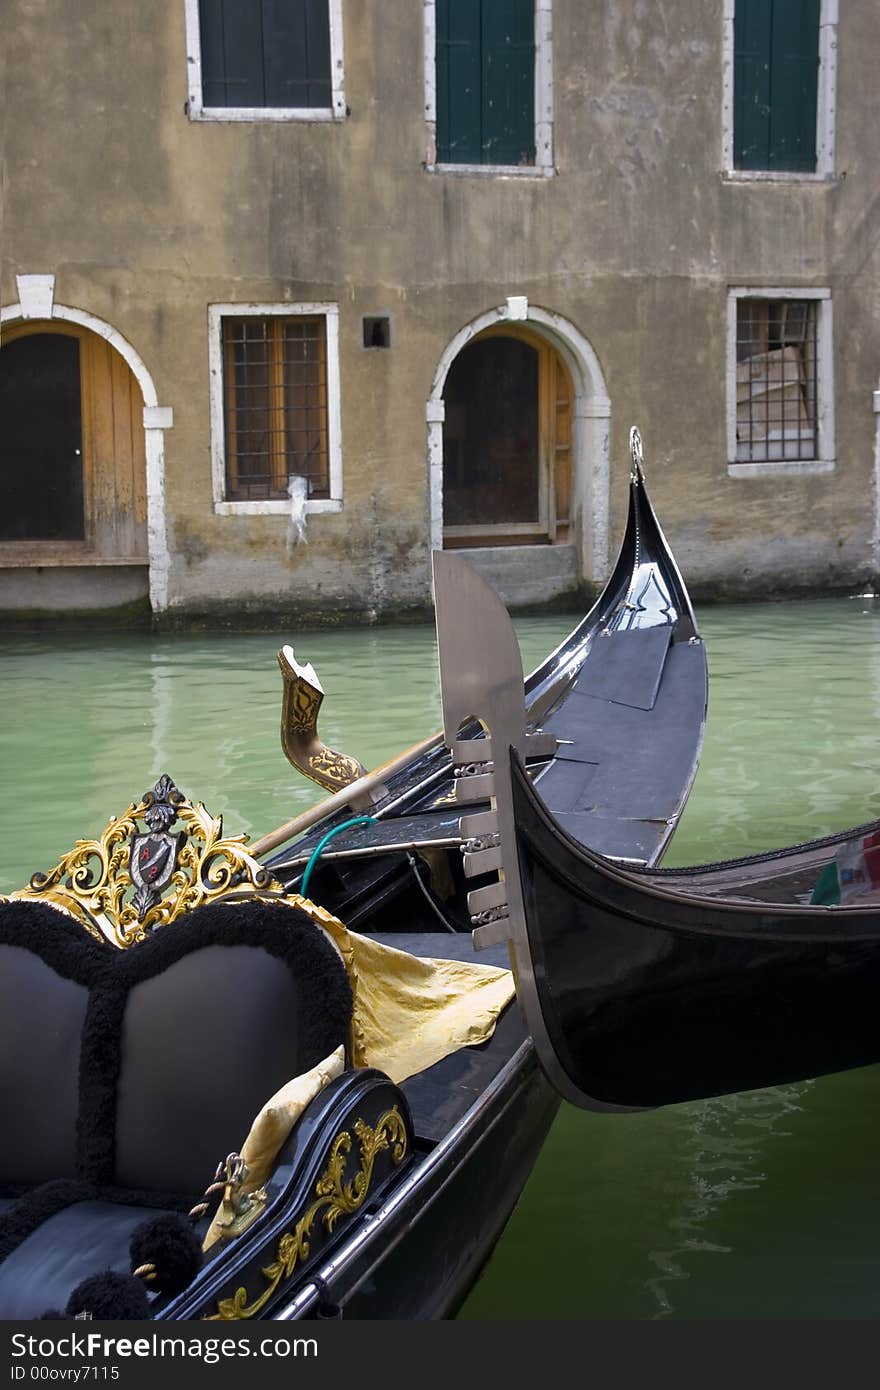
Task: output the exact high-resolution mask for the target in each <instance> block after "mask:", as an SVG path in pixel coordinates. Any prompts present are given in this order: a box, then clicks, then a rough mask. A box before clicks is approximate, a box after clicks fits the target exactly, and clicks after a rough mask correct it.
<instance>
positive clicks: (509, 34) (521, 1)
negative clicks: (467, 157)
mask: <svg viewBox="0 0 880 1390" xmlns="http://www.w3.org/2000/svg"><path fill="white" fill-rule="evenodd" d="M482 18H483V23H482V41H483V63H482V76H483V101H482V161H483V163H484V164H534V162H535V7H534V3H533V0H482Z"/></svg>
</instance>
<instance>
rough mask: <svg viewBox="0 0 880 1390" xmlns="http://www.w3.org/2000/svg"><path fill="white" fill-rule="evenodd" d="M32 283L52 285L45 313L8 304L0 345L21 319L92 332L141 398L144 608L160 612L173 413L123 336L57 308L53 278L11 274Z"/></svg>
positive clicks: (164, 592)
mask: <svg viewBox="0 0 880 1390" xmlns="http://www.w3.org/2000/svg"><path fill="white" fill-rule="evenodd" d="M37 279H43V280H51V281H52V296H51V299H50V301H49V304H50V313H48V314H46V315H37V314H34V313H33V312H26V311H25V309H26V307H27V308H28V309H30V308H32V306H33V304H34V302H35V301H34V298H33V296H31V299H30V301H27V300H26V301H25V303H24V304H22V303H21V302H20V303H18V304H9V305H6V306H5V307H4V308H0V341H2V325H3V324H4V323H17V322H19V321H20V320H22V319H31V318H37V317H45V318H47V319H50V320H55V319H60V320H62V321H64V322H67V323H76V324H79V326H80V327H81V328H87V329H88V330H89V332H91V333H96V334H97V335H98V337H99V338H104V339H105V340H106V341H107V342H108V343H109V344H110V346H111V347H113V348H115V349H116V351H117V352H118V353H119V355H120V357H122V358H123V360H124V361H125V362H126V363H127V364H128V366H129V368H130V369H131V371H132V373H133V375H134V377H135V379H136V381H137V383H138V385H139V386H140V388H141V394H142V396H143V398H144V417H143V418H144V447H145V453H146V459H147V560H148V564H149V567H150V606H151V607H152V609H153V612H154V613H160V612H162V611H163V609H165V608H167V607H168V575H169V570H170V568H171V556H170V554H169V551H168V526H167V520H166V515H165V431H166V429H170V428H171V427H172V424H173V418H174V417H173V412H172V410H171V407H170V406H160V405H159V398H158V395H157V393H156V387H155V384H154V382H153V378H152V376H151V375H150V373H149V372H148V371H147V368H146V366H145V365H144V362H143V359H142V358H141V356H140V355H139V354H138V353H137V352H136V351H135V349H134V348H133V347H132V345H131V343H130V342H128V340H127V339H126V338H123V336H122V334H121V333H120V332H119V330H118V329H116V328H113V327H112V326H111V325H110V324H109V323H105V322H104V320H103V319H99V318H96V317H95V315H94V314H88V313H86V312H85V310H83V309H72V308H71V307H70V306H69V305H67V304H57V303H56V302H55V298H54V281H55V277H54V275H53V276H24V275H23V276H16V280H17V281H18V282H19V293H20V292H21V281H24V282H25V283H26V285H27V282H28V281H30V282H33V281H34V280H37Z"/></svg>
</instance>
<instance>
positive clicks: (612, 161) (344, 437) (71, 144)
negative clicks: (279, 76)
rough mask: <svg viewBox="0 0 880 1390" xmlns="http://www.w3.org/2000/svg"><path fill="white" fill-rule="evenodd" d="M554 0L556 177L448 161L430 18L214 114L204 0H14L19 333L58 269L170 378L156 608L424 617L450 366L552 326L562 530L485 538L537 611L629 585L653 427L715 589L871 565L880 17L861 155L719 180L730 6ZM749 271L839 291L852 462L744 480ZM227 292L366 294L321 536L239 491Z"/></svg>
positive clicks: (848, 84) (10, 154) (17, 576)
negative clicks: (267, 95)
mask: <svg viewBox="0 0 880 1390" xmlns="http://www.w3.org/2000/svg"><path fill="white" fill-rule="evenodd" d="M540 8H541V9H542V10H543V11H544V12H545V15H546V23H547V24H548V26H549V25H551V24H552V36H553V37H552V45H551V51H552V73H551V74H550V78H551V79H552V86H547V88H546V95H547V110H548V111H549V112H551V113H552V169H550V170H541V169H538V170H537V171H536V170H532V169H529V170H524V171H522V172H521V173H519V172H517V173H510V174H507V175H493V174H490V173H485V172H474V173H466V172H463V171H460V170H459V171H454V172H430V171H428V170H427V169H426V161H427V160H428V159H429V157H430V130H429V128H428V127H427V125H426V120H425V101H426V84H425V62H424V22H425V20H424V16H425V7H424V6H423V5H422V4H414V3H407V4H404V3H398V2H397V0H395V2H394V3H382V4H380V3H379V0H342V3H341V14H342V24H343V40H344V47H343V61H344V99H345V103H346V104H347V108H348V114H346V115H345V117H344V119H339V120H327V121H295V120H291V121H270V120H254V121H247V120H242V121H220V120H215V121H211V120H202V121H200V120H194V119H191V114H190V112H188V110H187V99H188V65H187V33H186V24H185V0H156V3H154V4H152V5H148V6H145V5H141V4H135V3H133V0H119V3H118V4H116V5H114V6H112V7H108V6H107V5H106V4H103V3H100V0H78V3H77V4H76V5H71V4H69V3H67V0H7V23H6V25H5V26H4V27H5V45H6V48H7V57H6V67H7V87H8V95H7V111H8V114H7V122H6V135H5V142H4V160H5V219H4V226H3V247H2V250H3V278H2V286H0V301H2V304H3V306H5V310H6V315H5V323H14V322H18V321H20V318H21V313H20V312H19V311H16V310H15V308H14V306H16V305H20V303H21V293H22V284H20V283H19V281H18V280H17V277H30V276H43V277H54V279H53V280H52V294H53V300H52V304H53V306H62V309H63V311H64V312H68V311H74V312H77V313H80V314H84V315H87V316H88V318H89V322H90V323H92V324H93V325H97V331H100V332H105V330H106V331H107V332H109V331H111V330H112V332H113V333H114V334H116V335H118V343H117V346H119V347H120V350H121V348H122V347H125V348H127V349H129V350H130V352H131V353H132V354H134V355H135V356H136V357H137V359H138V361H139V362H140V363H141V364H142V366H143V369H144V371H143V377H140V376H139V377H138V380H139V381H140V382H141V386H142V387H143V388H144V405H145V407H146V408H147V411H148V416H147V425H148V428H147V488H148V493H149V498H148V502H149V555H148V557H147V558H148V566H146V567H145V570H144V574H145V580H144V583H145V584H146V570H147V568H148V570H149V584H150V591H151V594H152V603H153V607H154V610H155V611H157V612H166V611H167V612H169V613H170V614H172V615H173V614H174V613H180V614H195V613H206V612H210V613H219V614H224V613H225V614H231V615H233V616H243V615H246V614H248V613H253V612H257V611H260V610H263V611H271V610H278V609H285V610H289V609H290V608H291V606H292V607H293V608H294V609H295V610H296V612H297V613H298V614H300V615H301V616H302V617H308V616H310V615H313V616H322V617H333V616H336V617H338V618H340V619H345V620H348V619H351V618H355V617H367V618H372V617H376V616H381V615H382V614H387V613H390V612H393V611H400V610H408V609H416V608H419V607H424V606H425V605H426V604H427V603H428V602H429V600H430V580H429V573H430V567H429V552H430V548H431V545H432V544H437V543H440V542H441V541H442V517H441V515H440V511H439V509H440V505H441V503H440V500H439V497H440V494H439V493H438V487H439V478H440V470H441V469H442V460H441V459H440V458H438V454H437V449H438V441H439V439H440V438H441V435H442V423H441V421H440V420H439V419H438V418H437V417H438V414H439V415H442V405H441V406H438V402H441V401H442V392H443V380H444V376H445V372H446V370H447V369H448V366H449V360H450V353H452V357H453V358H454V349H455V348H456V347H457V346H458V345H460V344H462V343H463V342H464V341H465V340H466V338H467V335H468V333H469V331H470V330H471V329H472V328H473V327H474V325H477V326H486V325H489V324H491V323H495V322H498V323H506V322H518V323H526V324H529V325H531V326H532V327H533V328H534V329H535V331H536V332H538V333H539V334H540V335H544V336H547V337H548V339H549V340H550V341H552V342H553V343H554V344H555V345H556V346H557V347H558V349H559V351H560V352H561V354H562V356H563V358H564V360H565V361H566V363H567V365H568V367H569V369H570V371H571V374H572V377H573V381H574V391H575V404H574V440H573V449H574V454H575V456H576V459H577V463H576V466H575V473H576V479H575V486H574V494H575V496H574V504H575V505H574V510H573V515H572V526H571V528H570V531H569V532H568V533H567V535H566V536H565V538H564V541H563V543H562V544H559V545H546V546H541V545H537V546H536V545H520V546H516V547H511V548H503V550H504V553H501V551H502V547H498V548H497V549H496V548H494V547H492V546H481V547H479V551H480V554H479V556H478V557H477V558H478V559H479V561H480V563H481V564H482V565H483V567H485V568H486V569H487V572H490V573H492V574H494V575H495V577H496V578H497V579H498V581H499V583H500V584H501V586H502V589H503V591H504V597H505V598H506V599H508V601H511V602H517V601H520V602H522V601H529V600H538V599H540V600H543V599H548V598H551V597H553V596H554V595H556V594H559V593H560V592H570V591H572V590H573V589H574V588H576V587H577V586H578V585H579V584H581V583H584V584H588V585H589V584H595V583H597V582H599V581H601V580H602V579H603V578H604V576H605V574H606V572H607V567H608V563H609V557H610V553H611V552H612V551H613V549H614V547H615V546H616V543H617V541H618V539H619V537H620V533H621V529H622V525H623V518H624V508H625V499H626V480H627V476H628V457H627V434H628V430H629V427H630V425H631V424H632V423H638V425H639V426H640V428H641V431H642V435H643V438H644V442H645V456H646V464H647V469H648V478H649V482H650V486H651V492H652V497H653V500H654V504H655V507H656V508H657V510H658V513H659V515H660V516H661V518H662V522H663V525H664V529H665V531H666V533H667V535H668V537H669V539H670V541H671V543H672V545H673V548H674V549H675V551H676V554H677V557H678V559H679V562H680V564H681V567H682V569H683V571H684V573H685V575H686V577H687V580H688V582H689V585H690V587H691V589H692V592H693V594H694V595H695V596H697V597H699V596H700V595H737V594H744V593H747V594H751V595H759V594H766V593H773V592H780V591H782V590H793V589H814V590H822V589H824V588H830V587H837V588H840V587H845V586H847V585H850V584H854V583H856V582H860V581H862V580H863V579H865V578H866V577H867V576H869V575H871V574H873V572H874V568H875V555H874V546H875V533H876V530H877V524H876V489H875V480H874V474H875V448H876V428H877V425H876V418H875V413H874V406H873V401H874V395H873V393H874V392H875V391H876V390H877V388H878V379H880V289H878V285H880V274H878V272H880V264H878V262H880V252H878V226H880V220H878V219H880V178H878V171H877V160H876V127H875V115H874V112H873V109H872V108H873V104H874V97H873V93H874V90H875V85H876V71H877V59H878V40H880V11H878V9H877V7H876V5H875V4H873V3H872V0H852V2H851V3H848V4H847V5H846V6H841V10H840V15H839V20H838V22H837V27H836V30H835V38H836V44H837V49H836V71H837V89H838V95H837V102H836V130H835V153H834V168H833V174H832V175H831V176H829V177H827V178H821V179H814V180H803V179H791V180H779V181H762V180H752V181H746V180H736V179H731V178H726V177H725V176H724V175H723V172H722V171H723V169H724V148H723V119H722V106H723V91H724V83H725V49H724V43H723V34H724V23H725V15H726V14H727V4H726V3H724V4H723V3H722V0H717V3H711V4H706V5H698V6H697V5H693V4H692V3H688V2H687V0H664V3H662V4H651V3H647V0H626V3H615V4H611V3H607V4H596V5H583V4H581V3H579V2H578V0H554V3H553V4H552V8H551V7H550V6H549V4H544V0H542V3H541V6H540ZM833 8H834V7H833V6H832V7H831V9H832V10H833ZM827 12H828V7H827V6H826V13H827ZM542 130H543V127H542ZM22 283H23V285H24V290H25V292H26V293H27V292H29V290H28V286H29V285H31V286H32V285H33V282H29V281H28V280H27V279H25V280H24V281H23V282H22ZM737 287H740V288H742V287H750V288H752V289H760V288H761V287H768V288H769V287H784V288H785V289H786V290H788V291H791V290H796V289H800V290H809V291H811V292H812V291H822V292H823V293H824V292H827V297H826V299H825V300H823V304H825V305H829V304H830V309H831V313H830V314H829V316H828V320H827V322H828V323H829V324H830V337H829V340H828V341H829V344H830V354H831V355H830V359H829V364H828V365H829V369H830V370H831V372H832V374H833V458H832V459H828V460H826V463H831V462H832V461H833V467H826V468H825V469H824V470H821V469H819V468H814V467H811V466H810V465H796V466H791V465H789V466H787V467H785V468H782V469H776V470H774V471H770V472H767V473H763V474H762V473H760V471H759V470H752V472H751V473H750V474H748V475H747V476H732V475H731V473H730V472H729V469H728V444H727V430H728V404H727V389H726V376H727V373H728V366H727V358H726V354H727V351H728V339H727V334H728V327H727V325H728V314H729V298H728V297H729V292H730V290H731V289H735V288H737ZM231 304H234V305H247V304H255V305H273V306H281V305H285V304H290V305H310V304H318V305H327V304H329V305H333V306H338V344H339V348H338V363H339V426H340V440H341V459H342V470H343V487H342V505H341V508H340V509H338V510H323V511H315V512H310V513H308V514H307V516H306V522H305V536H304V537H300V538H297V537H296V535H295V534H294V532H293V529H292V527H291V524H290V519H289V517H288V516H287V515H285V514H283V513H282V512H281V511H275V512H273V513H271V514H263V515H260V514H252V513H251V512H246V513H241V512H240V513H239V514H231V515H230V514H227V513H228V512H229V510H230V508H228V507H227V509H226V513H224V512H223V511H222V509H221V511H219V512H218V510H216V506H215V503H216V498H215V495H214V488H213V482H212V449H211V395H210V388H211V368H212V362H211V358H210V354H209V306H212V305H231ZM823 312H825V311H824V310H823ZM365 315H368V316H369V315H383V316H388V317H389V319H390V325H391V343H390V347H388V348H365V347H364V346H363V345H362V328H361V322H362V318H363V316H365ZM4 326H5V325H4ZM214 365H215V367H216V363H215V364H214ZM136 375H137V373H136ZM151 411H152V412H153V413H152V414H150V413H149V412H151ZM432 412H433V413H432ZM829 430H830V424H829ZM829 437H831V436H830V434H829ZM231 510H233V511H234V508H232V509H231ZM4 557H5V558H4ZM28 561H29V557H28V556H27V555H24V554H22V553H17V554H12V553H11V552H10V550H9V547H8V546H4V544H3V543H2V542H0V607H3V606H6V607H19V606H32V604H30V601H29V600H28V601H27V602H23V600H22V594H23V593H24V595H25V599H28V595H27V593H26V589H27V586H26V584H24V585H23V575H26V574H28V573H35V570H34V568H33V566H32V568H31V569H30V570H28ZM30 562H31V564H32V562H33V556H31V557H30ZM4 566H5V568H4ZM121 572H124V585H125V586H127V587H125V597H130V594H131V592H132V590H131V584H132V577H131V576H132V570H131V567H130V566H128V567H124V571H123V569H122V567H121ZM80 573H81V567H80V569H79V570H78V571H77V574H78V575H79V574H80ZM78 582H79V581H78ZM34 592H36V591H34ZM77 592H79V589H78V591H77ZM97 592H98V591H97V590H95V593H97ZM100 592H101V598H100V600H99V601H100V602H105V601H106V594H107V589H106V584H105V586H104V588H102V589H101V591H100ZM120 592H121V591H120ZM50 601H51V600H50ZM120 601H121V600H120Z"/></svg>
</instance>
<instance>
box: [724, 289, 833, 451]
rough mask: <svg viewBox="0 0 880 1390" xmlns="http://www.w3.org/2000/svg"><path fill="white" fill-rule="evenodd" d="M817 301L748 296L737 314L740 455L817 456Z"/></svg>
mask: <svg viewBox="0 0 880 1390" xmlns="http://www.w3.org/2000/svg"><path fill="white" fill-rule="evenodd" d="M817 307H818V306H817V301H816V300H814V299H783V300H772V299H757V298H756V299H748V298H742V299H739V300H738V301H737V306H736V308H737V314H736V459H737V462H741V463H765V462H770V461H776V460H781V461H785V462H802V461H807V460H812V459H818V457H819V452H818V430H817V408H816V405H817V397H818V382H817V370H818V352H817V336H816V324H817Z"/></svg>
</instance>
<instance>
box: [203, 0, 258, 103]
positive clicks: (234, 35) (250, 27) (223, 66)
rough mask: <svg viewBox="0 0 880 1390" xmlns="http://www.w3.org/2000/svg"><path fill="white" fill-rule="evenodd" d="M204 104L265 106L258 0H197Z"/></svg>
mask: <svg viewBox="0 0 880 1390" xmlns="http://www.w3.org/2000/svg"><path fill="white" fill-rule="evenodd" d="M199 24H200V31H201V41H202V101H203V102H204V104H205V106H265V104H266V103H265V88H264V84H263V29H262V12H261V6H260V0H256V3H254V0H199Z"/></svg>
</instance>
